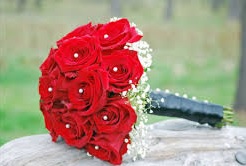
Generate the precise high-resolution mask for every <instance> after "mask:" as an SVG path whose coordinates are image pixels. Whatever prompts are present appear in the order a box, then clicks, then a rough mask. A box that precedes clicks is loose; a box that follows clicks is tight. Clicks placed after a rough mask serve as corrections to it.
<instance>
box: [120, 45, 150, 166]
mask: <svg viewBox="0 0 246 166" xmlns="http://www.w3.org/2000/svg"><path fill="white" fill-rule="evenodd" d="M125 48H128V49H130V50H134V51H137V52H138V57H139V60H140V62H141V64H142V66H143V68H144V74H143V75H142V77H141V79H140V81H139V83H138V85H137V86H135V85H133V84H132V89H131V90H129V91H128V92H127V93H124V94H123V95H127V97H128V98H129V99H130V102H131V105H132V107H133V108H134V109H135V111H136V113H137V117H138V118H137V123H136V125H135V126H133V129H132V131H131V132H130V137H131V144H129V145H128V152H127V153H128V154H129V155H130V156H131V157H132V159H133V160H134V161H135V160H136V159H138V158H145V156H146V152H147V149H148V142H146V138H147V137H148V135H147V126H146V125H145V124H146V123H147V121H148V117H147V114H146V107H145V106H146V104H147V103H150V99H149V91H150V85H149V84H148V76H147V72H148V71H150V67H151V64H152V56H151V52H152V49H151V48H149V45H148V43H147V42H145V41H139V42H135V43H127V44H126V47H125Z"/></svg>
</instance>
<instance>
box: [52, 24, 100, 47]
mask: <svg viewBox="0 0 246 166" xmlns="http://www.w3.org/2000/svg"><path fill="white" fill-rule="evenodd" d="M96 29H97V26H92V24H91V22H90V23H88V24H86V25H82V26H80V27H78V28H76V29H74V30H73V31H72V32H70V33H68V34H67V35H66V36H64V37H63V38H61V39H60V40H58V41H57V42H56V43H57V45H58V46H60V45H61V44H62V43H63V42H64V41H65V40H67V39H71V38H75V37H83V36H86V35H91V34H92V33H93V32H95V30H96Z"/></svg>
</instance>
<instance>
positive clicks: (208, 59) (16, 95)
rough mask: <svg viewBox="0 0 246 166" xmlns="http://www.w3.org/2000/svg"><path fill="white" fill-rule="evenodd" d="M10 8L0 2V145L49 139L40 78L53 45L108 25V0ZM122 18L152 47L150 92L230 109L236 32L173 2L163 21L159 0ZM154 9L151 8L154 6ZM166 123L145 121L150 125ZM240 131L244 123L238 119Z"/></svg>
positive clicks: (129, 4) (198, 7) (223, 21)
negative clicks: (86, 28)
mask: <svg viewBox="0 0 246 166" xmlns="http://www.w3.org/2000/svg"><path fill="white" fill-rule="evenodd" d="M14 2H15V1H13V0H12V1H1V2H0V11H1V12H0V24H1V29H0V32H1V33H0V145H1V144H3V143H5V142H7V141H9V140H11V139H14V138H16V137H21V136H24V135H31V134H36V133H47V131H46V130H45V128H44V123H43V117H42V115H41V112H40V111H39V105H38V101H39V95H38V89H37V86H38V77H39V75H40V72H39V71H38V67H39V65H40V64H41V63H42V61H43V60H44V59H45V58H46V57H47V54H48V51H49V48H50V47H51V46H54V45H55V41H56V40H58V39H59V38H61V37H62V36H63V35H64V34H66V33H67V32H69V31H71V30H72V29H73V28H75V27H76V26H78V25H81V24H85V23H87V22H89V21H93V22H95V23H97V22H106V21H108V20H109V18H110V11H109V9H110V6H109V4H108V1H106V0H102V1H98V0H92V1H86V0H71V1H48V0H44V1H43V2H44V4H43V8H42V9H41V10H40V11H36V10H35V9H34V8H33V6H32V5H31V4H29V5H28V7H27V10H26V11H25V12H23V13H17V12H16V11H15V8H14ZM124 2H125V3H124V4H123V13H122V15H123V17H128V18H129V19H130V20H131V21H134V22H135V23H136V24H137V25H138V27H139V28H140V29H141V30H142V31H143V32H144V35H145V36H144V39H145V40H146V41H148V42H149V44H150V45H151V46H152V48H153V50H154V51H153V69H152V71H151V73H150V84H151V87H152V88H157V87H159V88H161V89H170V91H171V92H179V93H180V94H184V93H186V94H188V95H189V96H197V98H198V99H200V100H204V99H207V100H209V101H211V102H214V103H218V104H222V105H227V106H231V105H232V104H233V100H234V95H235V87H236V79H237V68H238V58H239V35H240V33H239V25H238V23H237V22H228V21H227V18H226V16H227V14H226V10H225V9H221V10H220V11H218V12H217V13H212V12H211V10H210V7H209V3H207V1H197V0H190V1H186V2H187V3H185V2H184V1H183V0H178V1H176V4H175V14H174V18H173V20H172V21H170V22H166V21H164V20H163V19H162V16H163V6H164V1H159V0H152V1H149V0H141V1H140V0H136V1H130V0H126V1H124ZM151 2H154V3H151ZM162 119H165V118H164V117H157V116H150V123H153V122H156V121H159V120H162ZM236 124H237V125H245V119H243V118H241V119H240V118H238V119H236Z"/></svg>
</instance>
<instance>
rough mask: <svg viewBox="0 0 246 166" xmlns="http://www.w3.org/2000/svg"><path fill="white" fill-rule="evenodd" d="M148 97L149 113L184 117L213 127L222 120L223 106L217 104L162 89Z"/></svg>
mask: <svg viewBox="0 0 246 166" xmlns="http://www.w3.org/2000/svg"><path fill="white" fill-rule="evenodd" d="M150 99H151V104H147V106H146V107H147V113H149V114H153V115H160V116H169V117H178V118H184V119H188V120H191V121H195V122H198V123H200V124H205V123H207V124H209V125H210V126H213V127H214V126H216V125H217V124H219V123H221V122H222V120H223V110H224V108H223V107H222V106H220V105H217V104H212V103H206V102H201V101H197V100H192V99H188V98H185V97H180V96H178V95H174V94H171V93H166V92H164V91H152V92H150Z"/></svg>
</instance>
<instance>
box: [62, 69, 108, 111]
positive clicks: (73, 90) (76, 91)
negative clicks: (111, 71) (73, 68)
mask: <svg viewBox="0 0 246 166" xmlns="http://www.w3.org/2000/svg"><path fill="white" fill-rule="evenodd" d="M67 87H68V98H69V100H70V102H71V104H72V107H73V108H74V109H77V110H78V111H79V112H80V115H90V114H92V113H94V112H96V111H98V110H99V109H101V107H102V106H103V105H104V104H105V102H106V91H107V89H108V74H107V73H106V72H105V71H103V70H100V69H98V70H95V71H93V70H92V69H88V70H80V71H79V73H78V76H77V77H76V78H75V79H73V80H71V81H68V82H67Z"/></svg>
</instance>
